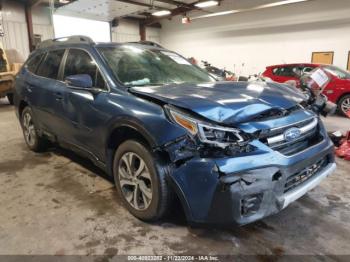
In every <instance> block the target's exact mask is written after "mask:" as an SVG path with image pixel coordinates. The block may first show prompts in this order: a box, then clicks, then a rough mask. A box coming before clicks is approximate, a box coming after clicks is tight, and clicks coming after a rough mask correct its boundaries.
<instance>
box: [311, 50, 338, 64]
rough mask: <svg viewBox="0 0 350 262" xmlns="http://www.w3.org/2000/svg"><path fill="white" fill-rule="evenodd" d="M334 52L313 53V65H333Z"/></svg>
mask: <svg viewBox="0 0 350 262" xmlns="http://www.w3.org/2000/svg"><path fill="white" fill-rule="evenodd" d="M333 57H334V52H313V53H312V59H311V60H312V61H311V62H312V63H313V64H326V65H332V64H333Z"/></svg>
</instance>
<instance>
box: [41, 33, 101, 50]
mask: <svg viewBox="0 0 350 262" xmlns="http://www.w3.org/2000/svg"><path fill="white" fill-rule="evenodd" d="M94 43H95V42H94V41H93V40H92V39H91V38H90V37H88V36H83V35H74V36H68V37H60V38H55V39H48V40H45V41H43V42H41V43H40V44H39V45H38V46H37V48H47V47H50V46H54V45H59V44H94Z"/></svg>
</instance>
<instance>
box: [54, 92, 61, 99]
mask: <svg viewBox="0 0 350 262" xmlns="http://www.w3.org/2000/svg"><path fill="white" fill-rule="evenodd" d="M55 97H56V100H62V99H63V95H62V93H60V92H55Z"/></svg>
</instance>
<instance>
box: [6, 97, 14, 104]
mask: <svg viewBox="0 0 350 262" xmlns="http://www.w3.org/2000/svg"><path fill="white" fill-rule="evenodd" d="M7 100H8V101H9V103H10V105H13V94H7Z"/></svg>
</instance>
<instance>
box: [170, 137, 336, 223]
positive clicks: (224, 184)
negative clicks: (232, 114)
mask: <svg viewBox="0 0 350 262" xmlns="http://www.w3.org/2000/svg"><path fill="white" fill-rule="evenodd" d="M252 145H253V146H255V147H256V148H258V150H257V151H256V152H253V153H250V154H246V155H244V156H237V157H223V158H200V157H193V158H191V159H188V160H186V161H184V162H183V163H181V164H180V165H178V166H176V167H174V168H173V170H172V172H171V174H170V181H171V182H172V184H173V186H174V189H175V191H176V192H177V195H178V196H179V198H180V200H181V201H182V204H183V207H184V210H185V213H186V216H187V219H188V220H189V222H192V223H205V224H211V223H213V224H221V225H222V224H238V225H244V224H248V223H251V222H254V221H256V220H259V219H261V218H264V217H266V216H269V215H271V214H275V213H277V212H279V211H281V210H282V209H284V208H285V207H287V206H288V205H289V204H290V203H291V202H293V201H295V200H297V199H298V198H300V197H301V196H302V195H304V194H305V193H306V192H308V191H309V190H311V189H312V188H314V187H315V186H317V185H318V184H319V183H320V182H321V181H322V180H323V179H324V178H325V177H327V176H328V175H329V174H331V173H332V172H333V171H334V169H335V162H334V154H333V144H332V142H331V141H330V139H329V138H328V137H325V138H324V140H323V141H322V142H320V143H318V144H317V145H314V146H312V147H310V148H308V149H307V150H304V151H302V152H299V153H298V154H295V155H293V156H285V155H283V154H281V153H279V152H277V151H273V150H271V149H270V148H268V147H267V146H266V145H264V144H262V143H261V142H260V141H258V140H255V141H253V142H252Z"/></svg>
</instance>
